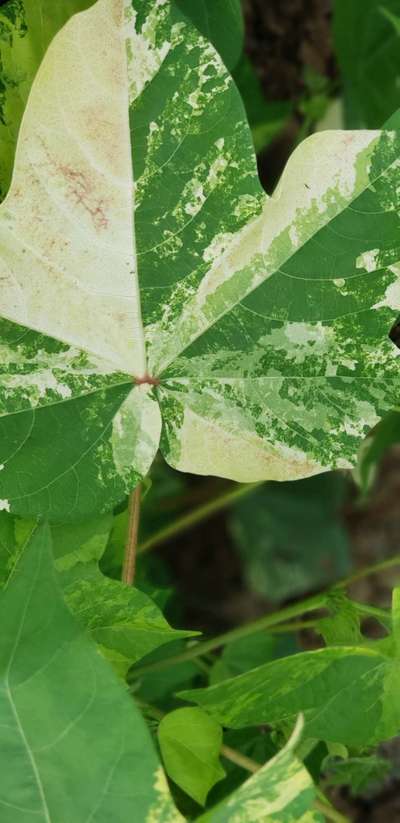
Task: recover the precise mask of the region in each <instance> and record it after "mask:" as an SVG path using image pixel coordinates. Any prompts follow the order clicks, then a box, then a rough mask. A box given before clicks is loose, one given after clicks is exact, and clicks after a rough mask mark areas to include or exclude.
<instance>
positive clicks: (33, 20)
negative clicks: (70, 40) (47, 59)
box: [0, 0, 93, 200]
mask: <svg viewBox="0 0 400 823" xmlns="http://www.w3.org/2000/svg"><path fill="white" fill-rule="evenodd" d="M92 4H93V0H55V2H52V3H49V2H46V0H8V2H6V3H2V4H1V8H0V69H1V81H0V200H1V199H2V198H3V197H4V195H5V193H6V191H7V189H8V186H9V183H10V179H11V173H12V168H13V162H14V154H15V145H16V142H17V137H18V131H19V127H20V124H21V118H22V115H23V113H24V109H25V106H26V101H27V99H28V95H29V92H30V90H31V86H32V82H33V79H34V77H35V74H36V72H37V70H38V68H39V65H40V62H41V60H42V58H43V56H44V54H45V52H46V49H47V47H48V45H49V44H50V43H51V40H52V39H53V37H54V35H55V34H57V32H58V31H59V30H60V29H61V28H62V26H63V25H64V23H65V22H66V21H67V20H68V19H69V18H70V17H71V15H73V14H75V13H76V12H79V11H83V10H84V9H87V8H88V7H89V6H90V5H92Z"/></svg>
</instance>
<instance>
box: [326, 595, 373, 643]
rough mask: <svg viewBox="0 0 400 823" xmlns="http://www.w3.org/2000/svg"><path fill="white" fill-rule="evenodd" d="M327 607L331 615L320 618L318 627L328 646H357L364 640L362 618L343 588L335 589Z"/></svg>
mask: <svg viewBox="0 0 400 823" xmlns="http://www.w3.org/2000/svg"><path fill="white" fill-rule="evenodd" d="M327 607H328V609H329V612H330V615H329V617H322V618H321V619H320V620H318V623H317V628H318V631H319V632H320V633H321V634H322V636H323V638H324V640H325V643H326V645H327V646H335V645H336V646H338V645H339V644H342V645H343V646H356V645H357V644H361V643H362V642H363V637H362V634H361V627H360V618H359V614H358V612H357V609H356V608H355V606H354V604H353V603H352V602H351V600H349V599H348V597H347V596H346V594H345V593H344V592H343V591H342V590H341V589H338V590H334V591H333V592H332V593H331V594H330V597H329V600H328V604H327Z"/></svg>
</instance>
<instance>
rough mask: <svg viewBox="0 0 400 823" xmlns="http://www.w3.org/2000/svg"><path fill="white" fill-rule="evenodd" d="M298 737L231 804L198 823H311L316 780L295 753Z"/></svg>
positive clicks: (240, 789)
mask: <svg viewBox="0 0 400 823" xmlns="http://www.w3.org/2000/svg"><path fill="white" fill-rule="evenodd" d="M297 739H298V738H297V735H296V736H295V737H293V738H292V740H290V741H289V743H288V745H287V746H286V747H285V748H284V749H282V751H281V752H279V754H277V755H276V757H274V758H273V759H272V760H270V761H269V762H268V763H266V764H265V766H263V767H262V768H260V770H259V771H258V772H256V773H255V774H254V775H253V776H252V777H250V779H249V780H246V782H245V783H243V785H242V786H241V787H240V788H239V789H237V790H236V791H235V792H234V793H233V794H232V795H231V796H230V797H228V798H227V800H225V801H223V802H222V803H220V804H219V805H218V806H217V807H216V808H214V809H211V811H209V812H206V813H205V814H204V815H202V816H201V817H200V818H199V819H198V823H234V821H235V823H256V821H259V823H273V821H276V823H294V821H302V823H311V822H312V821H317V820H322V818H320V817H319V816H318V815H317V816H314V813H313V812H312V811H311V809H312V805H313V803H314V799H315V790H314V786H313V782H312V779H311V777H310V775H309V773H308V771H307V769H306V768H305V767H304V766H303V764H302V763H301V761H300V760H298V759H297V758H296V756H295V755H294V753H293V748H294V746H295V744H296V742H297Z"/></svg>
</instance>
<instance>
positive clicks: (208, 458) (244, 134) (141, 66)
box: [0, 0, 400, 520]
mask: <svg viewBox="0 0 400 823" xmlns="http://www.w3.org/2000/svg"><path fill="white" fill-rule="evenodd" d="M83 44H84V45H83ZM66 124H67V127H66ZM399 154H400V139H399V138H398V136H397V134H396V133H393V132H382V133H380V132H366V131H361V132H357V133H348V132H322V133H320V134H318V135H315V136H314V137H312V138H310V139H309V140H307V141H305V142H304V143H303V144H302V145H301V146H300V147H299V148H298V149H297V150H296V152H295V153H294V155H293V157H292V158H291V160H290V161H289V164H288V167H287V169H286V172H285V173H284V175H283V178H282V180H281V182H280V184H279V186H278V189H277V191H276V193H275V195H274V196H273V197H272V198H268V197H267V196H266V195H265V193H264V192H263V190H262V188H261V186H260V183H259V180H258V176H257V172H256V163H255V157H254V151H253V146H252V140H251V135H250V131H249V128H248V125H247V122H246V119H245V115H244V110H243V106H242V103H241V100H240V98H239V96H238V94H237V91H236V89H235V87H234V85H233V83H232V80H231V78H230V76H229V75H228V73H227V71H226V69H225V66H224V64H223V63H222V61H221V59H220V57H219V56H218V55H217V53H216V52H215V50H214V49H213V48H212V46H211V45H210V44H209V43H208V42H207V41H206V40H205V39H204V38H202V37H201V35H200V34H199V33H198V31H197V30H196V29H194V28H193V27H192V26H191V25H190V24H189V23H187V21H186V18H185V17H184V16H183V15H182V13H181V11H180V10H179V9H178V8H177V6H176V5H175V4H172V3H170V2H169V1H168V0H166V2H158V1H157V2H155V3H154V2H150V0H134V2H133V4H131V2H130V0H98V2H97V3H96V4H95V5H94V6H93V7H92V8H90V9H89V10H88V11H86V12H83V13H82V14H80V15H77V16H75V17H73V18H72V19H71V20H70V21H69V23H68V24H67V25H66V27H65V28H64V29H63V30H62V32H61V33H59V34H58V36H57V37H56V38H55V39H54V41H53V42H52V44H51V46H50V48H49V49H48V51H47V54H46V56H45V59H44V61H43V63H42V65H41V68H40V70H39V72H38V74H37V77H36V80H35V83H34V85H33V89H32V93H31V96H30V99H29V102H28V105H27V108H26V111H25V116H24V120H23V124H22V128H21V131H20V137H19V145H18V150H17V156H16V163H15V169H14V176H13V183H12V186H11V189H10V191H9V194H8V196H7V199H6V200H5V202H4V203H3V204H2V206H1V208H0V243H1V249H2V255H1V263H0V302H1V307H2V314H3V317H4V318H5V319H4V321H2V323H1V328H0V337H1V343H2V351H3V357H2V363H3V365H2V378H1V393H0V398H1V415H2V416H1V422H2V438H1V451H0V461H1V464H0V465H1V466H3V468H2V470H1V471H0V509H6V510H8V509H9V510H12V511H14V512H16V513H20V514H23V515H25V516H26V515H28V516H29V515H31V514H35V513H41V514H46V515H48V517H49V518H51V519H52V520H60V519H64V518H67V517H69V518H76V519H79V518H82V517H83V516H85V515H88V514H89V513H90V512H94V511H101V512H103V511H106V510H109V509H110V508H111V507H112V506H113V505H114V504H115V503H116V502H117V501H119V500H121V498H122V497H123V496H124V495H125V494H126V493H127V492H129V491H130V490H131V489H132V488H133V487H134V485H135V484H136V483H137V482H138V481H139V480H140V478H142V477H143V476H144V475H146V474H147V472H148V470H149V467H150V465H151V463H152V461H153V459H154V456H155V454H156V452H157V449H158V447H159V443H160V433H161V429H162V436H161V449H162V451H163V453H164V455H165V457H166V459H167V461H168V462H169V463H170V464H171V465H172V466H174V467H175V468H178V469H181V470H183V471H191V472H195V473H199V474H210V473H212V474H218V475H221V476H224V477H230V478H233V479H235V480H244V481H250V480H257V479H278V480H283V479H294V478H296V477H302V476H308V475H312V474H316V473H319V472H322V471H325V470H326V469H328V468H331V467H334V466H350V465H352V464H353V463H354V460H355V455H356V452H357V449H358V446H359V443H360V439H361V438H362V437H363V436H364V434H365V433H366V432H367V431H368V430H369V429H370V427H371V426H373V425H374V424H375V423H376V422H377V420H378V419H379V417H380V416H381V415H382V414H383V413H384V412H385V411H387V410H388V409H389V408H390V407H391V406H393V404H394V403H395V401H396V399H397V397H398V391H399V374H398V363H397V349H396V348H395V347H394V346H393V344H392V343H391V341H390V340H389V339H388V330H389V328H390V327H391V325H392V324H393V322H394V319H395V317H396V316H397V310H398V308H399V306H400V299H399V296H398V292H399V289H398V269H397V268H396V263H397V261H398V257H399V252H398V227H399V218H398V214H397V206H398V191H399V186H398V178H399V169H398V159H399ZM133 215H134V220H133ZM55 307H56V308H55Z"/></svg>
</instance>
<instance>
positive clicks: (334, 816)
mask: <svg viewBox="0 0 400 823" xmlns="http://www.w3.org/2000/svg"><path fill="white" fill-rule="evenodd" d="M314 809H316V811H317V812H321V814H323V815H324V817H325V818H326V820H331V821H332V823H350V821H349V818H348V817H344V815H343V814H341V813H340V812H338V811H337V810H336V809H334V808H333V806H328V804H327V803H322V802H321V800H316V801H315V803H314Z"/></svg>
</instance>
